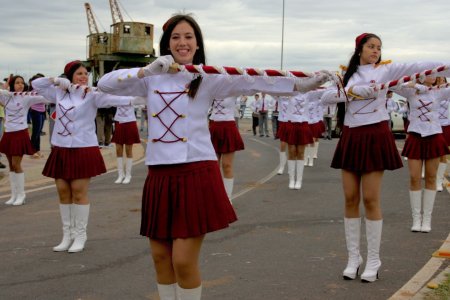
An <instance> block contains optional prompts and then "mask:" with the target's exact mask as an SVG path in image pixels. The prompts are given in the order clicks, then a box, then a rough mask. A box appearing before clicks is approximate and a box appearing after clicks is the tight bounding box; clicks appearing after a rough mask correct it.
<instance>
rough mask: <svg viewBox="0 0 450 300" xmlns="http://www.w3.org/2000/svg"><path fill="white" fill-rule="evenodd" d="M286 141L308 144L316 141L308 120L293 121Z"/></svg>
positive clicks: (293, 143)
mask: <svg viewBox="0 0 450 300" xmlns="http://www.w3.org/2000/svg"><path fill="white" fill-rule="evenodd" d="M286 142H287V143H288V144H289V145H308V144H312V143H314V139H313V135H312V132H311V130H310V129H309V125H308V122H301V123H300V122H291V125H290V126H289V131H288V136H287V140H286Z"/></svg>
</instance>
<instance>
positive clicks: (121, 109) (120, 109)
mask: <svg viewBox="0 0 450 300" xmlns="http://www.w3.org/2000/svg"><path fill="white" fill-rule="evenodd" d="M127 111H128V108H127V107H123V106H119V107H117V116H118V117H123V118H126V117H127V115H128V114H127Z"/></svg>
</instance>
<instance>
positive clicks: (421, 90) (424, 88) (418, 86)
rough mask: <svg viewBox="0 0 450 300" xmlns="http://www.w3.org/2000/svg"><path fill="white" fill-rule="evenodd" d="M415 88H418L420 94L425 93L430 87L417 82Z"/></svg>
mask: <svg viewBox="0 0 450 300" xmlns="http://www.w3.org/2000/svg"><path fill="white" fill-rule="evenodd" d="M414 88H415V89H416V90H417V93H418V94H425V93H427V92H428V90H429V88H428V87H427V86H425V85H423V84H417V83H416V84H415V85H414Z"/></svg>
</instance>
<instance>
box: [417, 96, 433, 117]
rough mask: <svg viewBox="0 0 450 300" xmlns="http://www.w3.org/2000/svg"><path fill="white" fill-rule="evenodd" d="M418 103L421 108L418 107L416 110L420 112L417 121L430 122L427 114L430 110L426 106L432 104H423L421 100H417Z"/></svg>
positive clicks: (431, 103)
mask: <svg viewBox="0 0 450 300" xmlns="http://www.w3.org/2000/svg"><path fill="white" fill-rule="evenodd" d="M419 102H420V103H421V104H422V106H419V107H418V110H419V111H420V113H421V114H420V115H419V117H418V118H419V119H420V121H422V122H430V121H431V120H430V118H428V116H427V114H428V113H430V112H431V110H430V109H429V108H428V106H430V105H433V102H427V103H425V102H424V101H423V100H422V99H419Z"/></svg>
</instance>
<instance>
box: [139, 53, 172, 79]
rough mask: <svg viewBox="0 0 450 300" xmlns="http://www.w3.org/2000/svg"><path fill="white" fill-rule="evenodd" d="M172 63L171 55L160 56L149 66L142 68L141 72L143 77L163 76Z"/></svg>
mask: <svg viewBox="0 0 450 300" xmlns="http://www.w3.org/2000/svg"><path fill="white" fill-rule="evenodd" d="M174 62H175V61H174V60H173V57H172V55H165V56H160V57H158V58H157V59H156V60H155V61H153V62H152V63H151V64H149V65H147V66H145V67H143V68H142V70H143V71H144V75H145V76H152V75H159V74H164V73H167V72H168V71H169V68H170V66H171V65H172V64H173V63H174Z"/></svg>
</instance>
